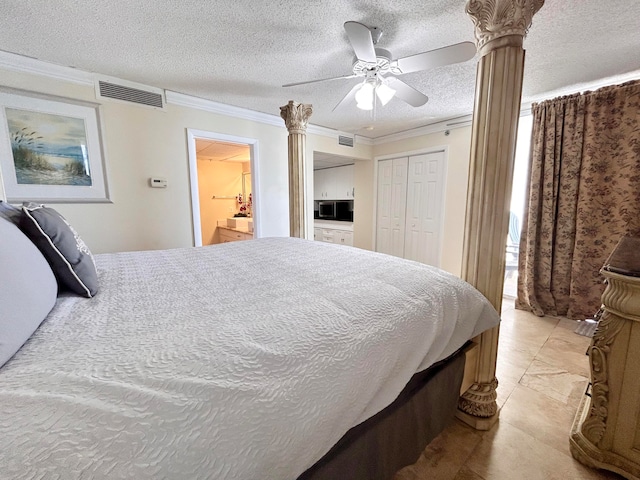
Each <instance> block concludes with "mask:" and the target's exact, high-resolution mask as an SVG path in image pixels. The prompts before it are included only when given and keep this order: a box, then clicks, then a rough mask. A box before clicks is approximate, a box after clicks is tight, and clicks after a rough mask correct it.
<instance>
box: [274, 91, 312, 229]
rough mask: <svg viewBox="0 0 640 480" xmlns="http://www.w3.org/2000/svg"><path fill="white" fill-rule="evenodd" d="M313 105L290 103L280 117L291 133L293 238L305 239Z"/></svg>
mask: <svg viewBox="0 0 640 480" xmlns="http://www.w3.org/2000/svg"><path fill="white" fill-rule="evenodd" d="M312 112H313V109H312V108H311V105H309V104H305V103H298V102H294V101H289V103H288V104H287V105H285V106H284V107H280V116H281V117H282V118H283V119H284V123H285V125H286V126H287V130H288V131H289V139H288V140H289V231H290V235H291V236H292V237H300V238H305V236H306V226H305V216H304V212H305V209H304V205H305V202H304V163H305V152H306V138H307V121H308V120H309V117H310V116H311V113H312Z"/></svg>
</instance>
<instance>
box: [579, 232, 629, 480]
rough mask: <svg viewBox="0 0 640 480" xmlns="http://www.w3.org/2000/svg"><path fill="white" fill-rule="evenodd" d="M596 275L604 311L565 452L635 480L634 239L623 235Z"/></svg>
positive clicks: (592, 345)
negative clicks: (599, 279) (601, 284)
mask: <svg viewBox="0 0 640 480" xmlns="http://www.w3.org/2000/svg"><path fill="white" fill-rule="evenodd" d="M601 273H602V275H604V277H605V278H606V281H607V287H606V289H605V291H604V294H603V295H602V303H603V307H604V313H603V315H602V318H601V320H600V323H599V324H598V327H597V329H596V332H595V334H594V336H593V339H592V341H591V345H590V347H589V363H590V368H591V383H590V385H589V388H588V390H587V392H586V394H585V396H584V398H583V399H582V402H581V403H580V407H579V408H578V413H577V415H576V418H575V421H574V424H573V427H572V429H571V437H570V447H571V454H572V455H573V456H574V457H575V458H576V459H577V460H579V461H580V462H582V463H584V464H585V465H589V466H591V467H595V468H603V469H607V470H611V471H614V472H617V473H619V474H620V475H622V476H624V477H626V478H629V479H636V480H640V238H635V237H623V238H622V239H621V240H620V242H619V243H618V246H617V247H616V248H615V250H614V251H613V252H612V254H611V255H610V256H609V259H608V260H607V262H606V263H605V265H604V267H603V268H602V270H601Z"/></svg>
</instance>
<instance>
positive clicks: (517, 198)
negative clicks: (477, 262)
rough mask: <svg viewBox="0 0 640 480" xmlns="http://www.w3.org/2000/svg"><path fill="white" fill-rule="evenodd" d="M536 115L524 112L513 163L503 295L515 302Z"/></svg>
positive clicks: (519, 123)
mask: <svg viewBox="0 0 640 480" xmlns="http://www.w3.org/2000/svg"><path fill="white" fill-rule="evenodd" d="M532 130H533V116H532V115H523V116H521V117H520V119H519V121H518V133H517V136H516V152H515V158H514V164H513V182H512V187H511V204H510V207H509V233H508V235H507V245H506V257H505V269H504V285H503V290H502V295H503V296H504V297H509V301H513V300H514V299H515V298H516V297H517V296H518V259H519V256H520V233H521V229H522V221H523V217H524V210H525V208H524V207H525V202H526V200H527V199H526V198H525V196H526V192H527V191H528V188H527V181H528V179H529V151H530V146H531V133H532Z"/></svg>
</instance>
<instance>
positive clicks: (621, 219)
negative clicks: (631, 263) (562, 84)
mask: <svg viewBox="0 0 640 480" xmlns="http://www.w3.org/2000/svg"><path fill="white" fill-rule="evenodd" d="M532 113H533V137H532V142H531V145H532V146H531V157H530V161H531V170H530V178H529V190H528V200H527V204H526V206H525V215H524V220H523V227H522V235H521V237H520V256H519V265H518V272H519V273H518V298H517V299H516V308H519V309H522V310H529V311H531V312H533V313H535V314H536V315H540V316H542V315H561V316H567V317H569V318H573V319H584V318H589V317H591V316H593V314H594V313H595V312H596V311H597V310H598V309H599V308H600V304H601V302H600V297H601V295H602V292H603V291H604V285H603V278H602V276H601V275H600V273H599V272H600V268H601V267H602V266H603V265H604V263H605V261H606V260H607V257H608V256H609V254H610V253H611V251H612V250H613V249H614V247H615V246H616V244H617V243H618V241H619V240H620V238H621V237H622V236H624V235H639V236H640V81H633V82H628V83H625V84H622V85H617V86H612V87H605V88H601V89H599V90H596V91H594V92H586V93H584V94H577V95H571V96H567V97H561V98H556V99H553V100H548V101H546V102H542V103H539V104H534V105H533V106H532Z"/></svg>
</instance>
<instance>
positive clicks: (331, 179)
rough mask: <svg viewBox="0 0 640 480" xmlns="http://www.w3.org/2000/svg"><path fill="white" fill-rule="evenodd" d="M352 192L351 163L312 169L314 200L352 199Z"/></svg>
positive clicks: (353, 191) (352, 176)
mask: <svg viewBox="0 0 640 480" xmlns="http://www.w3.org/2000/svg"><path fill="white" fill-rule="evenodd" d="M354 194H355V188H354V166H353V165H345V166H342V167H332V168H323V169H322V170H314V171H313V199H314V200H352V199H353V198H354Z"/></svg>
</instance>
